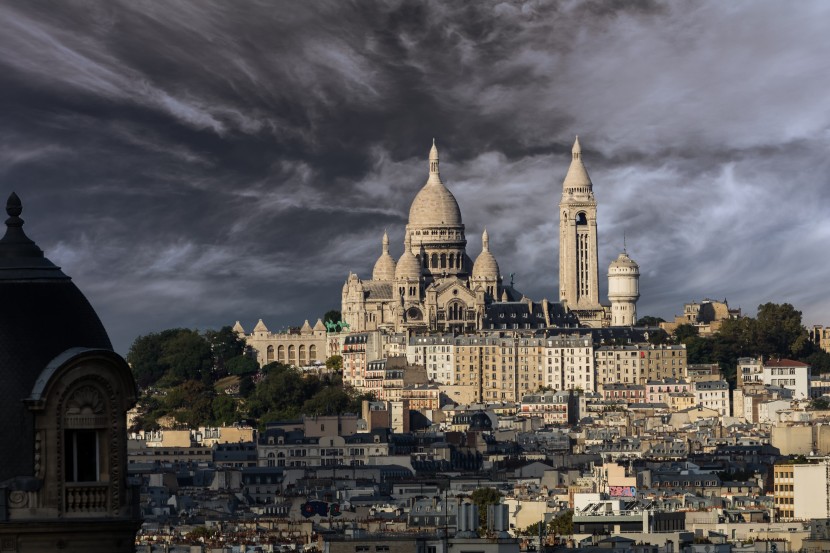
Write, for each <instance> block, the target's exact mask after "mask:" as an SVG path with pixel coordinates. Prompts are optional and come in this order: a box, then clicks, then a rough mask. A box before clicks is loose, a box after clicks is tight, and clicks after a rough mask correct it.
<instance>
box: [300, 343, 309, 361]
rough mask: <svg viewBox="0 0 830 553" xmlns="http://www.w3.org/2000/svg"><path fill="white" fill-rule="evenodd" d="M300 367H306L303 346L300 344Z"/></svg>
mask: <svg viewBox="0 0 830 553" xmlns="http://www.w3.org/2000/svg"><path fill="white" fill-rule="evenodd" d="M299 349H300V366H303V365H306V364H307V363H306V358H305V345H303V344H300V348H299Z"/></svg>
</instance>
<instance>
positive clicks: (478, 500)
mask: <svg viewBox="0 0 830 553" xmlns="http://www.w3.org/2000/svg"><path fill="white" fill-rule="evenodd" d="M470 499H471V500H472V502H473V503H475V504H476V505H477V506H478V522H479V526H484V525H485V524H486V523H487V507H488V506H489V505H498V504H499V503H501V493H500V492H499V491H498V490H497V489H496V488H476V489H475V490H474V491H473V493H471V494H470Z"/></svg>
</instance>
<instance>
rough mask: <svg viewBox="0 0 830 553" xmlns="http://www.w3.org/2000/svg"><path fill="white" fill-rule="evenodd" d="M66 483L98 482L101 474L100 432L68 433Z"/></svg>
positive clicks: (79, 431) (73, 431)
mask: <svg viewBox="0 0 830 553" xmlns="http://www.w3.org/2000/svg"><path fill="white" fill-rule="evenodd" d="M65 444H66V481H67V482H97V481H98V479H99V474H100V463H99V451H98V432H96V431H95V430H67V431H66V442H65Z"/></svg>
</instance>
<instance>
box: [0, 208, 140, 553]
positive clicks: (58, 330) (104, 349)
mask: <svg viewBox="0 0 830 553" xmlns="http://www.w3.org/2000/svg"><path fill="white" fill-rule="evenodd" d="M22 211H23V208H22V204H21V202H20V199H19V198H18V197H17V195H16V194H14V193H13V194H12V195H11V196H10V197H9V199H8V202H7V204H6V213H7V214H8V219H6V227H7V228H6V233H5V235H4V236H3V238H2V239H0V306H2V316H0V379H1V381H2V383H3V385H2V386H0V417H2V418H1V419H0V420H2V421H3V424H2V427H0V428H1V429H0V437H2V443H3V447H2V448H0V496H3V497H0V541H1V542H2V543H3V544H4V548H5V547H6V544H12V543H14V544H15V548H14V549H13V550H15V551H55V550H58V549H61V550H65V551H132V549H133V541H134V537H135V531H136V529H137V524H138V518H137V516H136V514H135V510H134V507H133V504H132V497H131V495H132V490H130V489H128V487H127V485H126V439H127V436H126V411H127V410H128V409H129V408H130V407H132V406H133V405H134V404H135V401H136V395H137V394H136V388H135V382H134V380H133V378H132V375H131V373H130V369H129V367H128V366H127V364H126V362H125V361H124V360H123V359H122V358H121V357H120V356H119V355H118V354H116V353H115V352H113V351H112V345H111V343H110V340H109V337H108V336H107V333H106V331H105V330H104V327H103V325H102V324H101V321H100V319H99V318H98V315H97V314H96V313H95V310H94V309H93V308H92V306H91V305H90V304H89V302H88V301H87V299H86V298H85V297H84V295H83V294H82V293H81V291H80V290H78V287H77V286H75V284H74V283H73V282H72V280H71V279H70V278H69V277H68V276H66V275H65V274H64V273H63V272H62V271H61V270H60V268H59V267H57V266H55V265H54V264H53V263H52V262H51V261H49V260H48V259H47V258H46V257H45V256H44V254H43V251H42V250H41V249H40V248H39V247H38V246H37V245H36V244H35V243H34V242H33V241H32V240H31V239H29V237H28V236H26V233H25V232H24V231H23V219H21V218H20V215H21V213H22Z"/></svg>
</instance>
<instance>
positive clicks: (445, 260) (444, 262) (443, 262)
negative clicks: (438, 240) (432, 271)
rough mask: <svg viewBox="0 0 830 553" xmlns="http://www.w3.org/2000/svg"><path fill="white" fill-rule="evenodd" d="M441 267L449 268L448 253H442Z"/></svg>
mask: <svg viewBox="0 0 830 553" xmlns="http://www.w3.org/2000/svg"><path fill="white" fill-rule="evenodd" d="M441 268H442V269H446V268H447V254H445V253H442V254H441Z"/></svg>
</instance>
